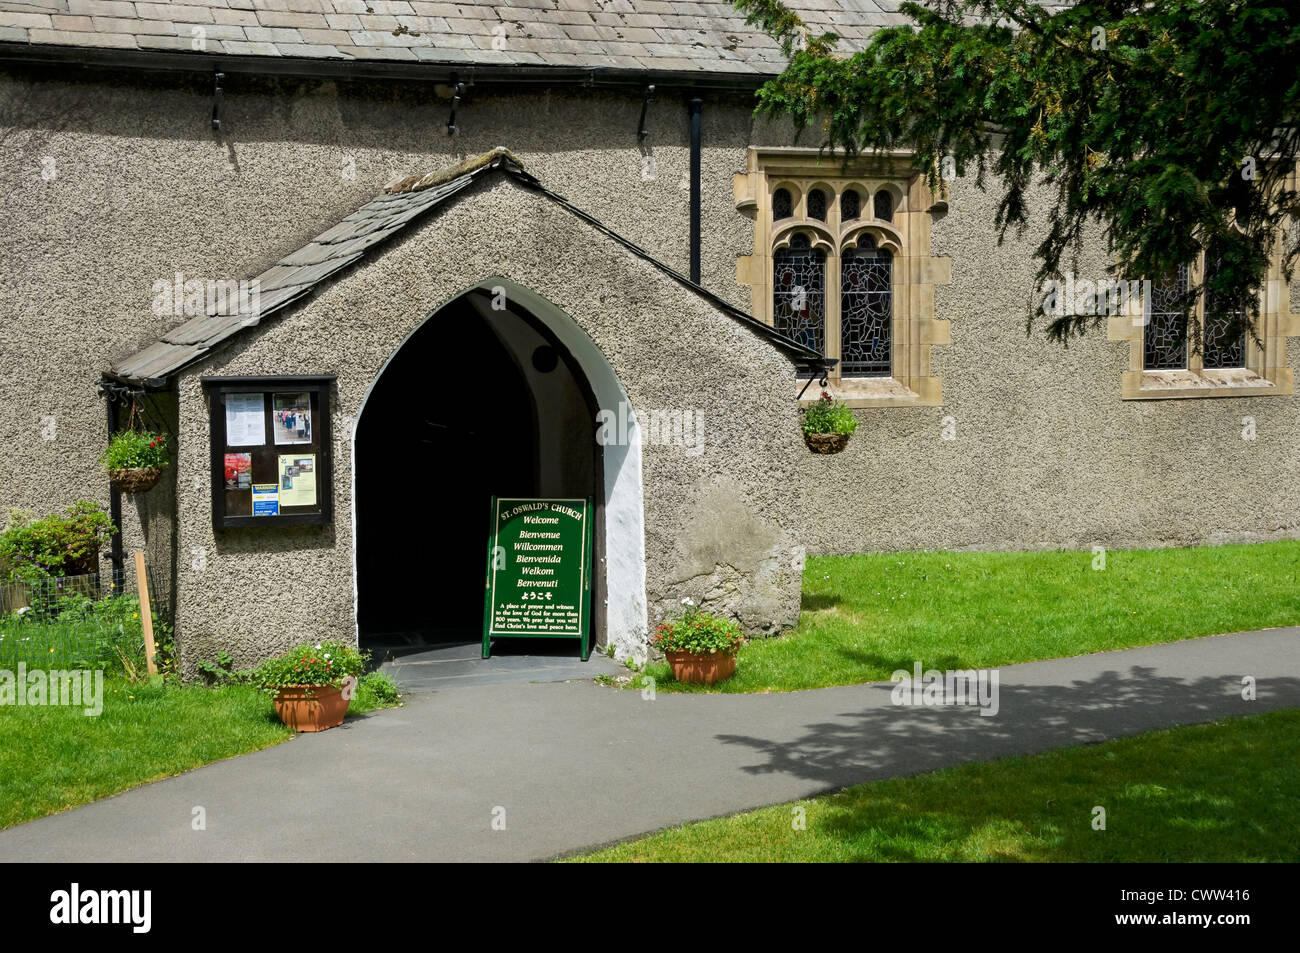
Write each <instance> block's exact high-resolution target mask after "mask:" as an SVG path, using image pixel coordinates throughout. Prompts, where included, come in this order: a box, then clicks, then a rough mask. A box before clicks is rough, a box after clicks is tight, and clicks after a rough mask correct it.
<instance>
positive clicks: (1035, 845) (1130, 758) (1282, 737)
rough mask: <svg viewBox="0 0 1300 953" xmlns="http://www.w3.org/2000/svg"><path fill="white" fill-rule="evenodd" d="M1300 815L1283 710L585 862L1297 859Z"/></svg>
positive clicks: (898, 784)
mask: <svg viewBox="0 0 1300 953" xmlns="http://www.w3.org/2000/svg"><path fill="white" fill-rule="evenodd" d="M796 806H799V807H802V808H803V809H804V810H805V812H806V814H805V829H804V830H794V829H793V818H794V816H795V815H794V809H795V807H796ZM1096 806H1101V807H1104V808H1105V809H1106V829H1105V830H1104V831H1097V830H1093V829H1092V821H1093V808H1094V807H1096ZM1298 816H1300V711H1283V712H1274V713H1270V714H1264V715H1254V716H1251V717H1248V718H1233V719H1225V720H1223V721H1219V722H1215V723H1214V724H1209V725H1194V726H1188V727H1181V728H1173V729H1169V730H1166V731H1157V732H1152V733H1151V734H1145V735H1136V736H1134V737H1132V738H1122V739H1119V740H1116V741H1108V742H1105V743H1102V744H1097V745H1088V746H1084V747H1075V748H1062V749H1060V750H1058V751H1051V752H1047V753H1044V754H1039V755H1032V756H1029V757H1022V758H1010V759H1007V760H1003V761H990V762H984V763H980V764H968V765H963V766H961V767H957V768H949V769H947V770H944V771H936V772H933V773H930V774H922V775H917V776H915V777H911V778H893V779H890V780H887V781H876V782H872V783H870V784H863V785H859V786H857V787H852V788H849V789H847V790H845V791H842V792H840V793H838V794H833V795H828V796H825V797H820V798H815V799H812V800H808V801H800V802H794V803H792V804H784V805H779V806H776V807H770V808H764V809H762V810H759V811H753V812H750V813H747V814H738V815H736V816H734V817H728V818H722V819H719V820H713V821H703V822H700V823H697V824H687V825H684V826H682V827H676V828H672V829H670V830H667V831H663V832H661V833H659V834H655V835H652V836H650V837H647V838H645V839H643V840H637V841H632V842H629V843H626V844H621V845H619V846H616V847H613V848H610V849H608V850H604V851H599V852H597V853H593V854H589V855H586V856H584V857H579V858H575V859H576V860H580V861H607V862H608V861H615V862H619V861H642V862H654V861H796V862H797V861H1004V860H1005V861H1103V862H1114V861H1123V862H1129V861H1227V862H1239V861H1290V862H1295V861H1300V843H1298V842H1297V841H1296V838H1295V823H1296V822H1295V819H1296V817H1298Z"/></svg>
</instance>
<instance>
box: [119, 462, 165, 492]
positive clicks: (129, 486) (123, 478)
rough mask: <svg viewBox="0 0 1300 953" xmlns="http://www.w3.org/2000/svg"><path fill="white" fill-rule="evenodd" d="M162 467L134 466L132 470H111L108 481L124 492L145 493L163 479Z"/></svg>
mask: <svg viewBox="0 0 1300 953" xmlns="http://www.w3.org/2000/svg"><path fill="white" fill-rule="evenodd" d="M162 475H163V468H162V467H134V468H132V469H130V470H109V471H108V482H109V483H111V484H112V485H113V488H114V489H116V490H120V491H121V492H123V493H144V492H146V491H148V490H152V489H153V487H154V484H156V483H157V482H158V481H159V480H161V479H162Z"/></svg>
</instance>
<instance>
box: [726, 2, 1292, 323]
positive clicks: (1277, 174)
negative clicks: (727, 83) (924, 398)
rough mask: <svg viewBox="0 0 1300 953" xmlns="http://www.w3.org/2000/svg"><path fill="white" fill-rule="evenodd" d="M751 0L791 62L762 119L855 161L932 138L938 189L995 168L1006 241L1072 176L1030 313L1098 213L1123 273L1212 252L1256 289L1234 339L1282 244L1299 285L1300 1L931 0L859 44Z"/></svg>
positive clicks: (1244, 292)
mask: <svg viewBox="0 0 1300 953" xmlns="http://www.w3.org/2000/svg"><path fill="white" fill-rule="evenodd" d="M735 4H736V6H737V7H739V8H740V9H741V10H742V11H743V12H744V13H745V14H746V15H747V17H748V19H749V22H751V23H756V24H757V25H758V26H759V27H760V28H761V29H763V31H764V32H766V33H767V34H768V35H770V36H772V37H773V38H774V39H776V40H777V41H778V42H780V43H781V44H782V48H783V49H784V51H785V53H786V55H787V57H789V64H788V66H787V68H786V70H785V71H784V72H783V73H782V74H781V75H780V76H779V77H777V78H776V79H774V80H772V81H770V82H768V83H767V84H766V85H765V86H763V87H762V88H761V89H760V91H759V105H758V111H759V113H760V114H761V115H767V116H770V117H772V118H778V117H789V118H791V119H792V120H793V121H794V123H795V124H796V126H797V127H798V128H799V129H801V130H802V129H804V128H807V127H810V126H811V127H814V128H817V129H820V131H821V134H822V139H823V141H822V143H821V144H822V146H823V148H827V149H834V150H836V151H837V152H838V153H841V154H843V155H844V156H846V157H852V156H855V155H857V154H859V153H862V152H865V151H883V150H886V149H906V150H911V151H914V152H915V154H916V157H917V160H918V164H919V165H920V166H921V167H922V168H924V169H926V170H927V176H928V178H929V182H930V185H931V186H932V187H935V188H939V187H941V184H942V179H943V177H944V176H943V173H944V172H945V170H950V171H955V174H956V175H958V176H960V175H964V174H966V172H967V170H968V168H970V167H972V166H973V167H974V170H975V173H976V182H977V184H978V185H979V187H980V188H985V187H986V178H987V173H990V172H991V173H994V174H995V175H996V177H997V178H998V182H999V187H1000V188H1001V191H1002V194H1001V199H1000V202H999V205H998V211H997V220H996V226H997V228H998V230H999V241H1001V240H1002V239H1003V238H1005V236H1006V234H1007V231H1008V230H1009V229H1012V228H1014V229H1017V230H1020V229H1022V228H1023V227H1024V226H1025V225H1026V224H1027V222H1028V216H1029V211H1030V208H1029V203H1030V198H1031V191H1032V186H1033V183H1034V180H1035V175H1036V174H1037V175H1039V176H1041V177H1042V178H1041V179H1040V181H1045V182H1046V183H1048V185H1049V186H1050V187H1051V188H1052V189H1054V193H1055V194H1054V197H1053V198H1051V199H1049V201H1051V203H1052V204H1051V206H1050V208H1048V209H1047V210H1046V218H1047V229H1046V232H1045V235H1044V237H1043V238H1042V241H1041V243H1040V244H1039V245H1038V247H1037V249H1036V258H1037V260H1038V263H1039V270H1038V274H1037V276H1036V280H1035V289H1033V290H1031V292H1030V296H1029V297H1030V302H1029V305H1028V308H1029V324H1030V325H1032V324H1033V321H1034V319H1035V317H1036V316H1039V315H1041V313H1042V312H1041V311H1040V305H1041V295H1040V294H1039V293H1038V290H1037V289H1039V288H1041V287H1042V283H1043V282H1044V281H1046V280H1048V279H1054V278H1060V277H1062V274H1063V272H1064V271H1067V270H1073V269H1072V267H1071V265H1072V261H1073V259H1074V256H1075V255H1076V254H1077V252H1078V250H1079V248H1080V247H1081V245H1080V239H1081V236H1082V235H1083V234H1084V231H1085V226H1086V227H1087V228H1089V229H1093V228H1098V227H1099V228H1100V229H1101V232H1102V234H1104V236H1105V239H1106V241H1107V243H1108V245H1109V249H1110V251H1111V253H1112V256H1113V258H1114V260H1115V262H1116V264H1115V265H1114V267H1113V268H1112V269H1111V271H1112V275H1113V276H1114V277H1116V278H1124V279H1127V280H1134V279H1137V280H1140V279H1151V280H1153V281H1154V280H1156V279H1157V277H1158V276H1160V275H1162V274H1164V273H1166V272H1167V271H1168V270H1169V269H1171V268H1174V267H1176V266H1177V265H1179V264H1182V263H1187V262H1192V261H1195V260H1196V257H1197V255H1198V254H1199V253H1200V252H1205V253H1206V254H1207V257H1208V259H1209V260H1210V261H1214V262H1218V266H1217V269H1215V270H1212V272H1211V276H1210V279H1209V283H1208V291H1209V294H1210V300H1216V301H1228V302H1234V301H1235V302H1241V301H1244V302H1246V304H1245V307H1246V308H1247V310H1246V313H1245V317H1244V318H1243V319H1242V321H1241V322H1238V326H1237V327H1234V328H1232V329H1231V330H1232V331H1233V332H1234V333H1235V332H1237V331H1239V330H1242V329H1243V327H1242V325H1243V324H1244V326H1245V328H1244V329H1249V330H1250V331H1251V333H1252V334H1253V333H1254V326H1255V319H1256V318H1257V317H1258V304H1257V301H1256V297H1255V296H1256V293H1257V292H1258V291H1259V289H1260V287H1261V283H1262V281H1263V280H1264V278H1265V276H1266V274H1267V268H1268V262H1269V257H1270V253H1271V252H1272V251H1273V250H1274V249H1275V248H1276V245H1275V242H1277V241H1282V242H1283V252H1284V257H1283V269H1284V274H1285V276H1286V278H1287V280H1290V277H1291V274H1292V269H1293V266H1294V264H1295V260H1296V256H1297V251H1300V247H1298V246H1297V243H1296V241H1295V237H1294V229H1295V223H1296V216H1297V214H1298V213H1300V202H1298V196H1297V193H1296V191H1295V189H1294V185H1295V179H1294V175H1293V174H1294V170H1295V168H1296V159H1297V149H1298V148H1300V139H1298V133H1297V125H1296V119H1297V117H1296V106H1297V103H1298V102H1300V0H1141V2H1131V0H1079V2H1076V3H1074V4H1073V5H1071V6H1069V7H1067V8H1064V9H1060V10H1055V11H1054V10H1049V9H1044V8H1043V7H1040V6H1038V5H1036V4H1034V3H1031V2H1027V0H925V2H924V3H905V4H903V5H902V6H901V7H900V9H901V11H902V12H904V13H905V14H906V15H907V16H908V17H909V18H910V19H911V20H912V21H914V22H913V25H911V26H903V27H891V28H887V29H883V30H881V31H879V32H878V33H876V34H875V35H874V36H873V37H872V39H871V40H870V42H869V44H868V45H867V47H866V48H865V49H864V50H863V51H861V52H858V53H854V54H852V55H842V54H840V53H839V52H838V51H837V48H836V44H837V40H838V38H837V37H836V36H835V35H834V34H833V33H826V34H822V35H819V36H817V35H812V34H811V33H810V31H809V29H808V27H807V26H806V25H805V24H804V23H803V22H802V20H801V19H800V18H799V17H798V15H796V14H794V13H792V12H791V11H790V10H789V9H788V8H787V7H785V6H784V5H782V3H780V2H779V0H735ZM945 159H947V162H946V163H945ZM1252 175H1253V177H1252ZM1198 284H1199V282H1194V284H1193V287H1192V288H1191V289H1190V291H1189V293H1188V295H1187V298H1186V299H1185V300H1184V302H1183V306H1184V307H1187V306H1188V305H1190V304H1191V303H1192V302H1193V301H1194V300H1195V296H1196V294H1197V293H1198V292H1199V290H1200V289H1199V287H1198ZM1225 310H1227V309H1225ZM1104 320H1105V318H1104V317H1097V316H1092V315H1084V316H1076V315H1065V316H1058V317H1054V318H1052V319H1051V320H1049V321H1048V324H1047V331H1048V334H1049V336H1050V337H1051V338H1053V339H1055V340H1059V341H1062V342H1066V343H1068V341H1069V339H1070V338H1071V337H1072V336H1073V335H1076V334H1079V333H1081V332H1083V331H1085V330H1086V329H1087V328H1088V327H1091V326H1095V325H1098V324H1100V323H1101V322H1103V321H1104ZM1192 338H1193V341H1196V340H1197V338H1196V335H1195V333H1194V331H1193V334H1192Z"/></svg>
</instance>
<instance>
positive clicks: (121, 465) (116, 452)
mask: <svg viewBox="0 0 1300 953" xmlns="http://www.w3.org/2000/svg"><path fill="white" fill-rule="evenodd" d="M99 462H100V464H101V465H102V466H103V467H104V469H105V470H136V469H142V468H146V467H160V468H161V467H166V466H167V436H166V434H160V433H154V432H153V431H151V430H123V431H121V432H120V433H115V434H113V439H112V440H110V441H109V442H108V449H107V450H105V451H104V453H103V456H101V457H100V460H99Z"/></svg>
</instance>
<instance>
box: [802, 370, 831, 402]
mask: <svg viewBox="0 0 1300 953" xmlns="http://www.w3.org/2000/svg"><path fill="white" fill-rule="evenodd" d="M815 380H817V375H816V373H814V374H813V376H812V377H810V378H808V382H807V383H806V384H804V385H803V390H801V391H799V396H798V397H796V398H795V400H802V399H803V395H804V392H805V391H807V390H808V388H809V387H811V386H812V382H813V381H815ZM818 383H819V384H820V385H821V386H822V387H825V386H827V385H828V384H829V383H830V368H829V367H823V368H822V370H821V380H820V381H818Z"/></svg>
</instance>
